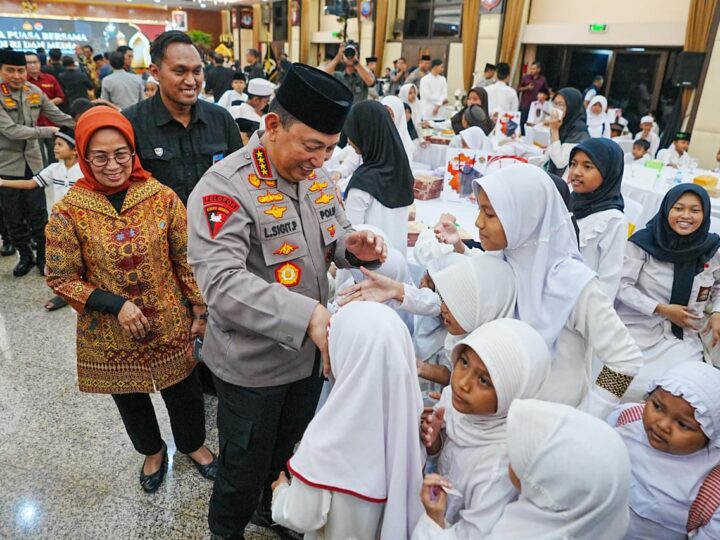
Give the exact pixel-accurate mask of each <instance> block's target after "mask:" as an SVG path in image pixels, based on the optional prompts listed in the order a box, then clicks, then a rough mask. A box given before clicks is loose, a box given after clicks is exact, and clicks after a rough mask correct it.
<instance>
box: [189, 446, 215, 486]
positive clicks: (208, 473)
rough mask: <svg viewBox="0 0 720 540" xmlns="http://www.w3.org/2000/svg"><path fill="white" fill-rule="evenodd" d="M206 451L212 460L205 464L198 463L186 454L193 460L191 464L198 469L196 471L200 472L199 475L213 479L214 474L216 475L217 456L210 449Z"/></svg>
mask: <svg viewBox="0 0 720 540" xmlns="http://www.w3.org/2000/svg"><path fill="white" fill-rule="evenodd" d="M208 452H210V455H211V456H212V457H213V458H212V461H211V462H210V463H208V464H207V465H202V464H200V463H198V462H197V461H195V460H194V459H193V458H191V457H190V456H188V457H189V458H190V461H192V462H193V465H195V468H196V469H197V470H198V472H199V473H200V475H201V476H202V477H203V478H206V479H208V480H215V476H217V465H218V462H217V456H216V455H215V454H213V453H212V451H210V450H209V449H208Z"/></svg>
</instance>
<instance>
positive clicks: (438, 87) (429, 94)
mask: <svg viewBox="0 0 720 540" xmlns="http://www.w3.org/2000/svg"><path fill="white" fill-rule="evenodd" d="M420 96H421V97H422V105H423V119H424V120H435V119H440V120H443V119H444V117H443V112H442V106H443V103H445V101H446V100H447V97H448V85H447V79H446V78H445V77H443V76H442V75H433V74H432V73H428V74H427V75H425V76H424V77H423V78H422V79H420ZM435 107H440V111H439V112H438V113H437V114H433V109H434V108H435Z"/></svg>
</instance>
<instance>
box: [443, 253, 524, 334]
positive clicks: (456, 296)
mask: <svg viewBox="0 0 720 540" xmlns="http://www.w3.org/2000/svg"><path fill="white" fill-rule="evenodd" d="M430 277H431V278H432V280H433V282H434V283H435V290H436V291H437V292H438V294H440V296H441V298H442V299H443V301H444V302H445V305H446V306H447V307H448V310H450V313H452V315H453V317H455V320H456V321H457V322H458V324H460V326H462V328H463V330H465V332H466V333H469V332H472V331H473V330H475V329H476V328H479V327H480V326H481V325H483V324H484V323H487V322H489V321H493V320H495V319H502V318H505V317H512V315H513V312H514V311H515V299H516V297H517V295H516V287H515V277H514V276H513V273H512V268H511V267H510V265H509V264H508V263H507V262H505V261H503V260H502V259H501V258H500V257H496V256H494V255H488V254H485V253H481V254H479V255H475V256H474V257H465V260H463V261H461V262H459V263H458V264H455V265H453V266H450V267H449V268H445V269H444V270H441V271H439V272H431V273H430Z"/></svg>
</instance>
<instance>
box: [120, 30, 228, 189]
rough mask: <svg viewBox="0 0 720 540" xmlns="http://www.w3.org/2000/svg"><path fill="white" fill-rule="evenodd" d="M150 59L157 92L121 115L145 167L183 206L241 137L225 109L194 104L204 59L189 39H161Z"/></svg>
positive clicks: (169, 35) (168, 35) (174, 34)
mask: <svg viewBox="0 0 720 540" xmlns="http://www.w3.org/2000/svg"><path fill="white" fill-rule="evenodd" d="M150 56H151V60H152V64H151V65H150V74H151V75H152V76H153V77H154V78H155V79H156V80H157V81H158V83H159V84H160V90H159V91H158V93H157V94H155V95H154V96H153V97H151V98H150V99H146V100H144V101H141V102H139V103H138V104H136V105H133V106H132V107H128V108H127V109H125V110H124V111H123V114H124V115H125V116H126V117H127V118H128V120H130V123H131V124H132V125H133V128H134V130H135V138H136V142H137V151H138V154H139V155H140V161H141V163H142V166H143V168H144V169H145V170H147V171H150V172H151V173H152V175H153V176H154V177H155V178H157V179H158V180H159V181H160V182H162V183H163V184H165V185H166V186H169V187H171V188H172V189H173V190H174V191H175V193H177V195H178V197H180V199H181V200H182V202H183V203H187V199H188V195H190V192H191V191H192V190H193V188H194V187H195V184H197V182H198V180H199V179H200V177H201V176H202V175H203V174H205V171H207V170H208V169H209V168H210V167H211V166H212V165H213V164H214V163H217V162H218V161H220V160H221V159H223V158H225V157H227V156H228V155H230V154H231V153H233V152H234V151H235V150H238V149H239V148H241V147H242V142H241V140H240V132H239V130H238V127H237V124H236V123H235V121H234V120H233V118H232V116H230V113H228V112H227V111H226V110H225V109H223V108H222V107H218V106H216V105H213V104H211V103H207V102H205V101H203V100H199V99H198V96H199V94H200V91H201V89H202V83H203V77H204V74H203V65H202V59H201V57H200V54H199V53H198V51H197V49H196V48H195V46H194V45H193V44H192V41H190V38H189V37H188V36H187V34H185V33H183V32H180V31H177V30H170V31H168V32H164V33H162V34H160V35H159V36H158V37H157V38H156V39H155V41H154V42H153V45H152V47H151V48H150ZM216 69H217V68H216Z"/></svg>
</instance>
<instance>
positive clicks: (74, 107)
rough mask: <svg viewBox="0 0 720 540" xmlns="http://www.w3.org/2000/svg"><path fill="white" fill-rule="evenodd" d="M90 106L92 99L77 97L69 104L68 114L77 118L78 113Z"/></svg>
mask: <svg viewBox="0 0 720 540" xmlns="http://www.w3.org/2000/svg"><path fill="white" fill-rule="evenodd" d="M92 108H93V104H92V101H90V100H89V99H87V98H77V99H75V101H73V102H72V104H71V105H70V116H72V117H73V118H77V117H78V116H79V115H81V114H82V113H84V112H85V111H88V110H90V109H92Z"/></svg>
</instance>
